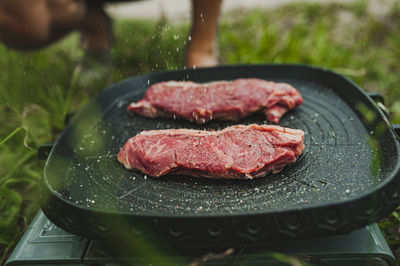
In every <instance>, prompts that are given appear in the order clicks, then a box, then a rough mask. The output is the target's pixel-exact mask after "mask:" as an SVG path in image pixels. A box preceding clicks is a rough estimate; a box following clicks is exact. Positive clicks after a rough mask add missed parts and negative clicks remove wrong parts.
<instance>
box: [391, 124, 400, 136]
mask: <svg viewBox="0 0 400 266" xmlns="http://www.w3.org/2000/svg"><path fill="white" fill-rule="evenodd" d="M392 127H393V129H394V132H396V134H397V136H400V124H392Z"/></svg>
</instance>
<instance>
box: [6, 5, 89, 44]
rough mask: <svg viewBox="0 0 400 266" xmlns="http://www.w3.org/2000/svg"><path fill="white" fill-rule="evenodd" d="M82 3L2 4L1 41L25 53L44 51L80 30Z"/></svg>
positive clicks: (83, 11) (82, 12)
mask: <svg viewBox="0 0 400 266" xmlns="http://www.w3.org/2000/svg"><path fill="white" fill-rule="evenodd" d="M84 17H85V2H84V1H82V0H12V1H10V0H0V41H2V42H3V43H5V44H6V45H8V46H10V47H12V48H16V49H21V50H29V49H37V48H42V47H44V46H46V45H48V44H50V43H52V42H54V41H56V40H58V39H59V38H61V37H63V36H64V35H65V34H67V33H69V32H70V31H72V30H74V29H77V27H78V26H79V25H80V24H81V23H82V21H83V19H84Z"/></svg>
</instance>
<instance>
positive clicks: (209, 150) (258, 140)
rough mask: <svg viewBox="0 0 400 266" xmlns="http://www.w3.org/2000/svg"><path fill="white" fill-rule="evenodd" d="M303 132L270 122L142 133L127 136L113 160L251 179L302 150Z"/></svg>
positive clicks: (153, 171)
mask: <svg viewBox="0 0 400 266" xmlns="http://www.w3.org/2000/svg"><path fill="white" fill-rule="evenodd" d="M303 139H304V132H303V131H302V130H297V129H290V128H284V127H280V126H273V125H256V124H253V125H248V126H243V125H237V126H231V127H228V128H225V129H223V130H219V131H204V130H192V129H172V130H150V131H143V132H141V133H140V134H138V135H136V136H135V137H133V138H131V139H129V140H128V141H127V142H126V143H125V145H124V146H123V147H122V149H121V151H120V152H119V154H118V160H119V161H120V162H121V163H122V164H123V165H124V166H125V168H127V169H129V170H139V171H141V172H143V173H144V174H147V175H150V176H153V177H160V176H162V175H166V174H185V175H191V176H197V177H208V178H244V179H252V178H256V177H262V176H265V175H266V174H267V173H269V172H271V171H272V172H273V173H278V172H280V171H281V170H282V169H283V167H284V166H285V165H287V164H289V163H294V162H295V161H296V159H297V157H298V156H299V155H300V154H301V153H302V152H303V150H304V144H303Z"/></svg>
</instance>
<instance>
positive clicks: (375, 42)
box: [0, 1, 400, 264]
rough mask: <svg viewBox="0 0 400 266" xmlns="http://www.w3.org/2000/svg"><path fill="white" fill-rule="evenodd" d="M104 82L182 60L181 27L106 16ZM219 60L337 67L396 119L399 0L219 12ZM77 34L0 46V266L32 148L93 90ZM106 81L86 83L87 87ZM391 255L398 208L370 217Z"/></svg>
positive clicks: (37, 165) (29, 207) (33, 176)
mask: <svg viewBox="0 0 400 266" xmlns="http://www.w3.org/2000/svg"><path fill="white" fill-rule="evenodd" d="M114 26H115V28H114V35H115V46H114V48H113V51H112V58H113V66H114V67H113V69H112V72H111V77H112V80H111V82H112V83H113V82H117V81H119V80H121V79H124V78H127V77H130V76H135V75H139V74H142V73H147V72H152V71H162V70H175V69H181V68H182V67H183V53H184V46H185V43H186V41H187V33H188V30H189V25H187V24H176V23H174V24H171V23H170V22H169V21H167V20H165V19H160V20H158V21H155V20H116V21H114ZM218 46H219V57H220V63H221V64H224V65H231V64H254V63H304V64H310V65H315V66H318V67H323V68H328V69H331V70H334V71H336V72H338V73H341V74H344V75H346V76H347V77H349V78H350V79H352V80H353V81H355V82H356V83H357V84H358V85H360V86H361V87H362V88H363V89H365V90H367V91H374V92H378V93H381V94H382V95H383V96H384V98H385V100H386V105H387V107H388V108H389V110H390V119H391V121H392V122H394V123H400V97H399V96H400V90H399V89H398V87H399V84H400V75H399V73H400V5H399V4H398V3H394V5H393V6H392V7H391V8H390V11H389V13H387V14H385V15H382V16H376V15H371V14H370V13H368V9H367V1H358V2H355V3H353V4H350V5H342V4H325V5H320V4H292V5H287V6H284V7H280V8H278V9H274V10H260V9H257V10H251V11H243V10H237V11H234V12H231V13H230V14H227V15H225V16H223V17H222V18H221V21H220V27H219V32H218ZM82 55H83V54H82V50H81V49H80V47H79V37H78V36H77V35H76V34H72V35H70V36H68V37H67V38H65V39H64V40H62V41H61V42H59V43H57V44H55V45H53V46H51V47H48V48H46V49H43V50H40V51H35V52H28V53H27V52H25V53H21V52H17V51H13V50H10V49H8V48H6V47H5V46H3V45H1V44H0V68H1V69H2V71H0V264H2V262H4V259H5V257H6V254H7V253H8V251H10V250H11V249H12V247H13V246H14V245H15V243H16V242H17V241H18V239H19V237H20V236H21V234H22V233H23V231H24V230H25V228H26V226H27V225H28V224H29V222H30V220H31V219H32V217H33V215H34V214H35V213H36V212H37V210H38V208H39V205H38V193H39V192H38V184H39V180H40V178H41V175H42V171H43V167H44V162H42V161H40V160H38V158H37V148H38V147H39V146H40V145H41V144H42V143H44V142H49V141H50V142H51V141H54V140H55V139H56V138H57V136H58V135H59V133H60V131H61V130H62V128H63V127H64V120H65V117H66V115H67V114H68V113H69V112H73V111H75V110H77V109H79V107H81V106H82V105H83V104H84V103H85V102H87V101H88V100H89V99H90V98H91V97H93V96H94V92H95V91H96V90H93V88H90V89H88V88H82V87H79V86H76V84H75V82H74V81H73V78H72V77H73V76H74V69H75V67H76V65H77V64H78V63H79V62H80V60H81V58H82ZM107 85H108V84H104V83H103V84H93V85H92V87H96V88H97V91H98V90H100V89H102V88H104V87H106V86H107ZM380 225H381V227H382V228H383V229H385V232H386V233H387V239H388V240H389V243H390V244H391V245H392V248H393V250H394V251H395V252H397V248H398V245H399V244H400V239H399V237H398V235H399V234H398V230H399V225H400V215H398V214H397V212H394V213H393V214H392V216H390V217H389V218H388V219H385V220H384V221H382V222H381V223H380Z"/></svg>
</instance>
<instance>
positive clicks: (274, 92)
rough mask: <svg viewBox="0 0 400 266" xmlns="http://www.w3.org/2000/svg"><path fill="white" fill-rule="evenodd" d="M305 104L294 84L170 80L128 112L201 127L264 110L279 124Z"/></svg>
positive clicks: (152, 88)
mask: <svg viewBox="0 0 400 266" xmlns="http://www.w3.org/2000/svg"><path fill="white" fill-rule="evenodd" d="M302 102H303V98H302V97H301V95H300V93H299V92H298V91H297V90H296V89H295V88H293V87H292V86H291V85H289V84H286V83H275V82H271V81H265V80H262V79H256V78H251V79H237V80H234V81H217V82H211V83H194V82H191V81H185V82H183V81H166V82H160V83H155V84H153V85H152V86H150V88H149V89H148V90H147V92H146V94H145V96H144V98H143V99H142V100H140V101H139V102H137V103H131V104H130V105H129V106H128V110H130V111H133V112H136V113H138V114H141V115H143V116H146V117H158V116H166V117H180V118H185V119H188V120H190V121H192V122H195V123H199V124H202V123H206V122H207V121H209V120H212V119H219V120H238V119H240V118H243V117H245V116H247V115H249V114H251V113H253V112H257V111H263V112H264V113H265V115H266V116H267V119H268V120H269V121H271V122H274V123H278V122H279V119H280V118H281V117H282V116H283V115H284V114H285V113H286V112H287V111H288V110H291V109H293V108H295V107H296V106H299V105H300V104H301V103H302Z"/></svg>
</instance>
